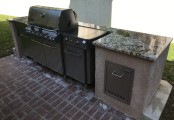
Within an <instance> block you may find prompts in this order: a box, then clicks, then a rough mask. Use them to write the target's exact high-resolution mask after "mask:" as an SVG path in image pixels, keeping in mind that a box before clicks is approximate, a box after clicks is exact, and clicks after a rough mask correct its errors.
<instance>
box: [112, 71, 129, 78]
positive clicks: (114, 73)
mask: <svg viewBox="0 0 174 120" xmlns="http://www.w3.org/2000/svg"><path fill="white" fill-rule="evenodd" d="M126 72H130V71H127V70H124V72H123V73H122V74H121V75H118V74H117V73H116V71H113V72H112V75H113V76H115V77H119V78H122V77H123V76H124V74H125V73H126Z"/></svg>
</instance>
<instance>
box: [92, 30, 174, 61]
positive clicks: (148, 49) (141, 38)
mask: <svg viewBox="0 0 174 120" xmlns="http://www.w3.org/2000/svg"><path fill="white" fill-rule="evenodd" d="M107 30H109V31H111V32H112V33H111V34H109V35H107V36H104V37H102V38H100V39H98V40H96V41H94V42H93V44H94V45H96V46H100V47H103V48H106V49H110V50H113V51H116V52H120V53H124V54H128V55H132V56H136V57H139V58H143V59H147V60H152V61H155V60H156V59H157V58H158V57H159V55H160V54H161V53H162V52H163V50H164V49H165V48H166V47H167V46H168V45H169V44H170V42H171V41H172V38H169V37H162V36H157V35H151V34H145V33H138V32H132V31H126V30H120V29H114V28H107Z"/></svg>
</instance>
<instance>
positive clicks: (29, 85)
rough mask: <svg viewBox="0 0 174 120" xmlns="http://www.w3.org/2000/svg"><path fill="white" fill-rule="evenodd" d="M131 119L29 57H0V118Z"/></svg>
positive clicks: (91, 89) (28, 119)
mask: <svg viewBox="0 0 174 120" xmlns="http://www.w3.org/2000/svg"><path fill="white" fill-rule="evenodd" d="M70 119H72V120H94V119H96V120H133V119H132V118H129V117H127V116H126V115H124V114H123V113H121V112H119V111H117V110H116V109H114V108H113V107H111V106H109V105H107V104H105V103H104V102H102V101H101V100H100V99H99V98H97V97H96V96H95V94H94V88H90V89H86V88H84V87H83V85H81V84H79V83H78V82H75V81H74V80H71V79H66V80H64V79H63V78H62V76H60V75H58V74H57V73H55V72H53V71H51V70H49V69H48V68H45V67H43V66H41V65H39V64H37V63H35V62H32V61H31V60H29V59H18V58H16V57H14V56H13V55H11V56H7V57H4V58H1V59H0V120H70Z"/></svg>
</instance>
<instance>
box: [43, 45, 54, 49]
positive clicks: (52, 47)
mask: <svg viewBox="0 0 174 120" xmlns="http://www.w3.org/2000/svg"><path fill="white" fill-rule="evenodd" d="M42 45H44V46H46V47H49V48H53V49H55V48H56V47H53V46H50V45H46V44H42Z"/></svg>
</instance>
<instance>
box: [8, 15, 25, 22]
mask: <svg viewBox="0 0 174 120" xmlns="http://www.w3.org/2000/svg"><path fill="white" fill-rule="evenodd" d="M9 20H13V21H16V22H20V23H24V24H28V17H27V16H24V17H16V18H13V19H9Z"/></svg>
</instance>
